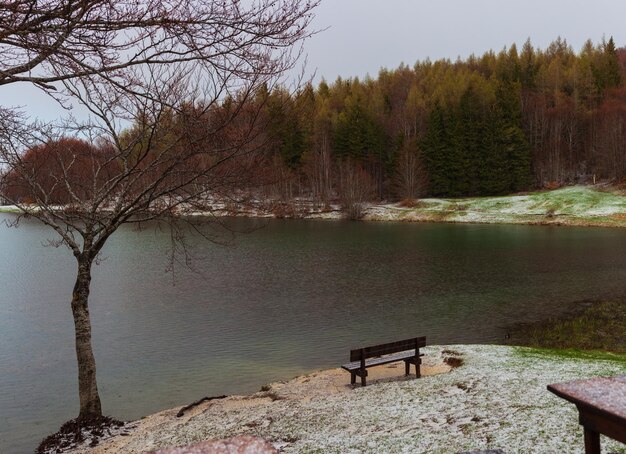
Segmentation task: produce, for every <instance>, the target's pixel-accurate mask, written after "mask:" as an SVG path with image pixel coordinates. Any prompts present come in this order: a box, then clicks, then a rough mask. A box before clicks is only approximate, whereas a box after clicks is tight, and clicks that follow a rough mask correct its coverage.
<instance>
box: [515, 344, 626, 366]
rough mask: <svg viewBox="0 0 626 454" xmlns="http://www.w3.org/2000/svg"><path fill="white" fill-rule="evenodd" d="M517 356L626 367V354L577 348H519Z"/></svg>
mask: <svg viewBox="0 0 626 454" xmlns="http://www.w3.org/2000/svg"><path fill="white" fill-rule="evenodd" d="M517 354H518V355H519V356H521V357H523V358H532V357H541V358H552V359H555V358H561V359H580V360H588V361H613V362H617V363H621V364H624V365H625V366H626V354H620V353H613V352H607V351H600V350H580V349H576V348H566V349H556V348H533V347H518V348H517Z"/></svg>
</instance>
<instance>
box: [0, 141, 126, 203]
mask: <svg viewBox="0 0 626 454" xmlns="http://www.w3.org/2000/svg"><path fill="white" fill-rule="evenodd" d="M114 156H115V153H114V150H113V148H112V147H111V146H108V145H102V146H95V145H92V144H89V143H87V142H85V141H83V140H79V139H75V138H63V139H59V140H55V141H50V142H48V143H46V144H44V145H39V146H36V147H33V148H30V149H29V150H27V151H26V153H25V154H24V156H23V157H22V158H21V160H20V164H19V166H15V167H14V168H13V169H12V170H11V171H10V172H9V174H8V175H7V177H6V183H5V191H4V192H5V196H6V197H7V198H8V199H9V200H12V201H15V202H17V203H20V202H21V203H42V204H46V205H66V204H71V203H79V202H84V201H87V200H91V199H92V198H93V196H94V195H95V191H97V190H98V189H99V188H100V187H101V186H102V185H103V184H104V183H105V182H106V181H108V180H109V179H110V178H112V177H113V176H114V175H116V174H118V173H119V164H118V163H117V162H116V161H115V159H114Z"/></svg>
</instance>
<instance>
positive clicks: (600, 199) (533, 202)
mask: <svg viewBox="0 0 626 454" xmlns="http://www.w3.org/2000/svg"><path fill="white" fill-rule="evenodd" d="M365 219H368V220H376V221H378V220H380V221H384V220H396V221H430V222H436V221H441V222H478V223H503V224H563V225H597V226H614V227H624V226H626V196H625V195H623V194H622V193H621V191H618V190H614V189H611V188H607V187H591V186H570V187H565V188H561V189H556V190H553V191H545V192H531V193H529V194H525V195H513V196H502V197H473V198H463V199H421V200H419V201H418V202H417V205H416V206H415V207H413V208H406V207H402V206H399V205H398V204H388V205H373V206H371V207H369V208H368V210H367V212H366V215H365Z"/></svg>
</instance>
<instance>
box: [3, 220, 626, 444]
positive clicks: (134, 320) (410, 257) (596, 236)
mask: <svg viewBox="0 0 626 454" xmlns="http://www.w3.org/2000/svg"><path fill="white" fill-rule="evenodd" d="M10 216H11V215H2V214H0V220H2V219H7V218H9V217H10ZM228 222H229V225H230V226H231V227H232V228H234V229H235V230H237V231H245V232H247V233H243V234H240V235H237V236H236V239H235V241H234V242H233V243H232V244H231V245H228V246H222V245H216V244H212V243H209V242H207V241H206V240H204V239H201V238H200V237H198V236H192V237H189V238H188V240H189V246H190V250H191V251H192V253H193V269H188V268H184V267H182V266H176V267H175V273H174V274H173V275H172V273H166V270H167V269H168V267H169V259H168V250H169V248H170V242H169V238H170V236H169V232H167V231H165V230H159V229H155V228H152V227H147V228H145V229H143V230H140V231H138V230H136V229H134V228H132V227H126V228H124V229H122V230H120V231H119V232H117V233H116V234H115V235H114V236H113V237H112V238H111V239H110V241H109V243H108V244H107V246H106V248H105V251H104V252H103V257H102V258H103V259H104V260H103V261H102V263H101V264H100V265H99V266H97V267H95V269H94V273H93V281H92V295H91V300H90V307H91V316H92V323H93V343H94V350H95V356H96V361H97V366H98V379H99V387H100V392H101V397H102V402H103V410H104V412H105V413H107V414H110V415H112V416H115V417H117V418H121V419H132V418H138V417H140V416H142V415H145V414H149V413H153V412H156V411H158V410H161V409H165V408H169V407H174V406H182V405H185V404H188V403H190V402H192V401H194V400H197V399H199V398H201V397H203V396H212V395H219V394H232V393H247V392H251V391H256V390H258V389H259V388H260V387H261V386H262V385H263V384H265V383H268V382H270V381H274V380H279V379H288V378H291V377H293V376H295V375H298V374H301V373H304V372H307V371H311V370H315V369H321V368H329V367H336V366H338V365H339V364H341V363H342V362H345V360H347V356H348V350H349V349H350V348H354V347H358V346H362V345H364V344H373V343H379V342H384V341H391V340H398V339H402V338H405V337H412V336H416V335H425V336H427V338H428V343H429V344H435V343H497V342H501V341H502V339H503V338H504V336H505V334H506V332H507V327H508V326H509V325H510V324H512V323H515V322H519V321H534V320H538V319H542V318H545V317H548V316H551V315H556V314H559V313H561V312H563V311H564V310H566V309H568V307H569V303H571V302H573V301H576V300H581V299H586V298H600V297H609V296H615V295H622V294H623V293H624V282H625V280H624V277H625V275H626V230H617V229H599V228H563V227H536V226H505V225H460V224H459V225H452V224H408V223H367V222H342V221H300V220H270V221H258V220H257V221H255V220H250V219H238V220H229V221H228ZM48 238H52V235H51V234H50V231H49V230H47V229H46V228H44V227H43V226H41V225H40V224H38V223H37V222H35V221H28V220H27V221H24V222H23V223H22V224H21V226H20V228H18V229H9V228H6V227H4V226H0V251H1V254H2V260H1V261H0V452H2V453H14V452H15V453H21V452H30V451H32V450H34V448H35V447H36V445H37V444H38V442H39V441H40V440H41V438H43V436H45V435H47V434H49V433H51V432H54V431H56V430H57V429H58V427H59V426H60V425H61V423H63V422H64V421H66V420H68V419H71V418H73V417H75V416H76V415H77V413H78V397H77V389H76V388H77V383H76V382H77V379H76V376H77V368H76V364H75V361H76V360H75V356H74V355H75V354H74V344H73V342H74V337H73V325H72V317H71V311H70V307H69V301H70V294H71V290H72V286H73V280H74V272H75V264H74V259H73V257H72V255H71V253H70V251H69V250H68V249H66V248H63V247H61V248H53V247H44V246H43V243H44V242H45V241H46V239H48ZM348 379H349V376H348V374H346V382H347V381H348Z"/></svg>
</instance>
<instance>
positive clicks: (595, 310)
mask: <svg viewBox="0 0 626 454" xmlns="http://www.w3.org/2000/svg"><path fill="white" fill-rule="evenodd" d="M511 342H513V343H515V344H517V345H524V346H529V347H538V348H545V349H561V350H571V351H573V352H575V351H604V352H613V353H618V354H626V300H623V299H615V300H608V301H598V302H589V301H585V302H581V303H577V304H576V307H575V309H574V310H573V311H572V312H570V313H569V314H566V315H563V316H561V317H558V318H551V319H548V320H544V321H541V322H537V323H531V324H519V325H516V326H514V327H512V329H511Z"/></svg>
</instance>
